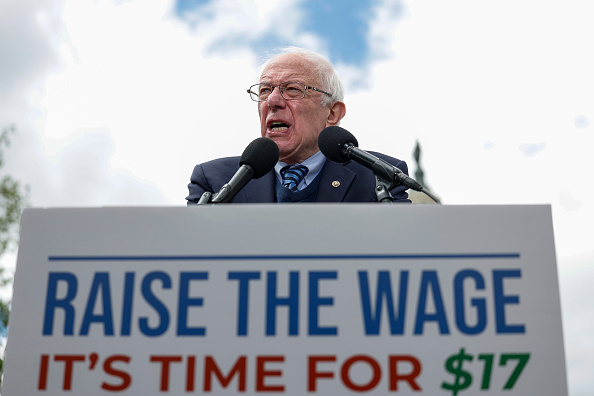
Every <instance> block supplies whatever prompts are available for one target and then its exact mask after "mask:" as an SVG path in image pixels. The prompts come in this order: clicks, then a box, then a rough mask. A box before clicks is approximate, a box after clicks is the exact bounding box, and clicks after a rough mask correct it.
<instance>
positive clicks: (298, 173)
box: [280, 165, 309, 191]
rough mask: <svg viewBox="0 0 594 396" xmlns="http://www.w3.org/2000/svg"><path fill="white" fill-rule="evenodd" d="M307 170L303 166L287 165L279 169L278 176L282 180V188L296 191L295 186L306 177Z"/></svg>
mask: <svg viewBox="0 0 594 396" xmlns="http://www.w3.org/2000/svg"><path fill="white" fill-rule="evenodd" d="M308 172H309V169H308V168H307V166H303V165H287V166H285V167H284V168H283V169H281V171H280V174H281V176H282V178H283V186H285V187H287V188H288V189H290V190H292V191H297V186H298V185H299V183H301V180H303V178H304V177H305V175H307V173H308Z"/></svg>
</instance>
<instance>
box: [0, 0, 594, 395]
mask: <svg viewBox="0 0 594 396" xmlns="http://www.w3.org/2000/svg"><path fill="white" fill-rule="evenodd" d="M593 20H594V3H593V2H591V1H590V0H566V1H564V2H558V1H549V0H541V1H537V0H514V1H511V0H501V1H497V2H494V1H484V0H451V1H447V2H446V1H440V0H423V1H406V0H366V1H365V0H325V1H316V0H284V1H275V0H168V1H163V0H142V1H140V0H77V1H65V0H44V1H39V0H0V128H1V130H2V136H3V140H0V149H1V151H2V155H0V178H6V177H8V178H9V179H7V180H8V181H9V182H12V184H10V183H8V187H12V189H10V188H9V189H8V190H7V191H8V192H9V193H11V192H12V193H14V194H16V197H17V198H19V197H22V198H23V200H18V199H17V202H16V203H15V204H16V205H17V206H16V207H19V206H18V205H22V204H24V203H26V204H28V205H29V206H35V207H72V206H76V207H83V206H163V205H176V206H177V205H179V206H183V205H185V199H184V198H185V196H186V195H187V184H188V182H189V177H190V174H191V171H192V169H193V167H194V165H195V164H197V163H200V162H204V161H207V160H210V159H213V158H217V157H222V156H234V155H241V153H242V152H243V150H244V148H245V147H246V146H247V144H248V143H249V142H251V141H252V140H253V139H254V138H256V137H258V136H259V123H258V115H257V109H256V104H255V103H254V102H252V101H250V99H249V97H248V95H247V93H246V89H247V88H248V87H249V86H250V85H251V84H254V83H256V82H257V80H258V66H259V65H260V64H261V62H262V59H263V58H264V57H265V56H266V54H267V52H269V51H271V50H274V49H275V48H278V47H282V46H287V45H295V46H301V47H305V48H308V49H311V50H314V51H317V52H320V53H322V54H324V55H326V56H327V57H328V58H329V59H330V60H331V61H332V62H333V63H334V64H335V66H336V68H337V70H338V71H339V73H340V75H341V78H342V79H343V82H344V83H345V89H346V99H345V101H346V105H347V115H346V117H345V118H344V120H343V122H342V124H341V126H342V127H344V128H346V129H348V130H349V131H350V132H352V133H353V134H354V135H355V136H356V137H357V139H358V141H359V146H360V147H361V148H363V149H366V150H374V151H381V152H384V153H386V154H389V155H392V156H395V157H398V158H400V159H403V160H405V161H407V162H408V164H409V169H410V172H411V175H412V176H415V171H416V170H417V169H418V166H417V160H416V159H415V154H414V153H415V149H416V148H417V147H418V148H420V157H419V158H420V160H419V161H420V165H421V166H422V170H423V171H424V182H425V184H426V186H427V187H428V188H429V189H430V190H431V191H433V192H434V193H436V194H437V195H439V197H440V198H441V199H442V201H443V203H444V204H453V205H457V204H550V205H551V207H552V212H553V222H554V231H555V239H556V249H557V257H558V270H559V279H560V290H561V303H562V314H563V326H564V333H565V348H566V357H567V370H568V382H569V389H570V395H572V396H581V395H592V394H594V336H593V334H594V305H593V304H592V301H593V300H594V288H593V287H592V286H591V285H592V283H593V282H594V244H593V243H592V235H593V233H592V231H591V229H592V224H593V223H594V184H593V183H592V181H591V180H592V179H590V177H591V175H590V173H591V171H592V170H593V169H594V168H593V166H592V164H591V162H590V160H591V154H590V150H591V149H592V147H593V143H594V73H593V70H594V42H593V41H594V23H592V21H593ZM9 142H10V145H8V144H7V143H9ZM588 164H590V165H588ZM3 191H4V190H3ZM9 195H10V194H9ZM12 197H13V198H15V196H14V195H13V196H12ZM13 207H14V206H13ZM4 210H5V212H6V208H4ZM5 218H6V217H5ZM9 223H10V222H9ZM0 232H2V233H3V234H4V235H10V233H11V232H13V233H14V232H16V228H15V227H14V226H13V227H8V228H7V229H6V230H3V229H2V228H0ZM13 235H14V234H13ZM3 240H4V239H3ZM2 246H4V245H2ZM0 247H1V246H0ZM5 247H6V248H4V247H2V250H0V253H2V255H1V257H0V264H1V265H2V268H4V269H5V270H4V273H3V276H4V278H5V279H10V276H11V274H12V273H13V271H14V266H15V262H16V250H15V245H14V243H13V244H8V245H6V246H5ZM10 293H11V289H10V284H8V285H7V286H6V287H4V289H3V293H2V295H1V297H2V299H3V301H4V302H8V301H9V300H10ZM3 334H4V335H5V334H6V332H5V331H4V332H3ZM4 344H5V339H3V340H2V345H4Z"/></svg>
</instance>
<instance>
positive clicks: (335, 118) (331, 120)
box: [326, 102, 346, 127]
mask: <svg viewBox="0 0 594 396" xmlns="http://www.w3.org/2000/svg"><path fill="white" fill-rule="evenodd" d="M345 114H346V105H345V104H344V103H343V102H335V103H334V104H333V105H332V106H330V114H328V119H327V120H326V126H327V127H329V126H332V125H338V123H339V122H340V120H341V119H342V117H344V116H345Z"/></svg>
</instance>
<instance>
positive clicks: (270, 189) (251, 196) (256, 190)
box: [235, 170, 275, 203]
mask: <svg viewBox="0 0 594 396" xmlns="http://www.w3.org/2000/svg"><path fill="white" fill-rule="evenodd" d="M274 201H275V194H274V170H271V171H270V172H268V173H267V174H265V175H264V176H262V177H261V178H259V179H253V180H251V181H250V182H249V183H248V184H246V185H245V187H244V188H243V189H242V190H241V191H240V193H239V194H238V196H237V198H236V199H235V202H238V203H239V202H243V203H245V202H254V203H263V202H274Z"/></svg>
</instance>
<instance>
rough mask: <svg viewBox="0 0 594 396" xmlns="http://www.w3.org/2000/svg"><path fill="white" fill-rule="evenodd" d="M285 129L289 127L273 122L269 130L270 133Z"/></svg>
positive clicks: (282, 123)
mask: <svg viewBox="0 0 594 396" xmlns="http://www.w3.org/2000/svg"><path fill="white" fill-rule="evenodd" d="M286 129H289V127H288V126H287V124H285V123H284V122H273V123H272V124H270V130H271V131H272V132H280V131H284V130H286Z"/></svg>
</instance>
